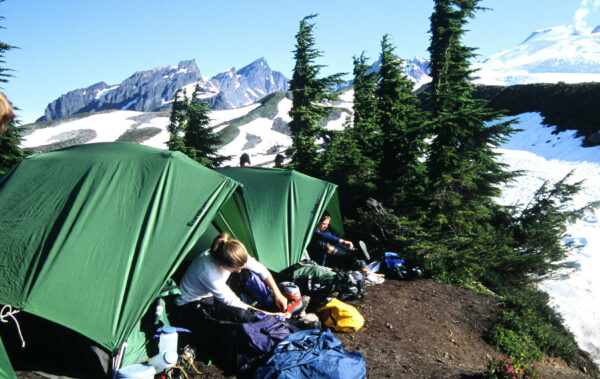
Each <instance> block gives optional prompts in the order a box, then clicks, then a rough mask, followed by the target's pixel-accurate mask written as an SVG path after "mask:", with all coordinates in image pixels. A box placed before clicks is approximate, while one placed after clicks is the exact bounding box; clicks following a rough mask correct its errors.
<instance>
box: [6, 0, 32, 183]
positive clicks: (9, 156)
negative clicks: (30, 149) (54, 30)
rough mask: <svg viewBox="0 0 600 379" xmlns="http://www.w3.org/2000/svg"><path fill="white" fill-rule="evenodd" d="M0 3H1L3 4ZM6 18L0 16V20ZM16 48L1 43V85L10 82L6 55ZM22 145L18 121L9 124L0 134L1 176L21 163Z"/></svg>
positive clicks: (23, 154)
mask: <svg viewBox="0 0 600 379" xmlns="http://www.w3.org/2000/svg"><path fill="white" fill-rule="evenodd" d="M2 2H3V0H2V1H0V3H2ZM2 19H4V17H2V16H0V20H2ZM14 48H15V46H11V45H9V44H7V43H4V42H1V41H0V83H6V82H8V79H9V78H10V77H11V76H12V75H11V74H10V71H11V70H10V69H8V68H6V67H4V64H5V63H6V61H5V60H4V54H5V53H6V52H7V51H9V50H12V49H14ZM20 143H21V130H20V129H19V128H18V126H17V122H16V121H14V120H13V121H11V122H10V123H9V124H8V128H7V130H6V131H5V132H4V133H0V175H1V174H3V173H5V172H6V171H8V170H9V169H10V168H12V167H13V166H14V165H16V164H17V163H19V162H20V161H21V159H23V157H25V155H26V154H25V152H24V151H23V150H21V149H20V148H19V144H20Z"/></svg>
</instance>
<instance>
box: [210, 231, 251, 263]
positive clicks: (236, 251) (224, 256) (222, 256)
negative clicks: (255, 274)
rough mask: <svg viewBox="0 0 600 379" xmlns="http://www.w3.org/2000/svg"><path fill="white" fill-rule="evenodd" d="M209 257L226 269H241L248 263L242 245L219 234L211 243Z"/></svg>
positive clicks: (227, 236)
mask: <svg viewBox="0 0 600 379" xmlns="http://www.w3.org/2000/svg"><path fill="white" fill-rule="evenodd" d="M210 255H211V256H212V257H213V259H214V260H216V261H217V263H219V264H220V265H222V266H224V267H227V268H234V269H238V268H242V267H244V266H245V265H246V262H247V261H248V252H247V251H246V248H245V247H244V245H243V244H242V243H241V242H240V241H238V240H235V239H233V238H230V237H229V234H227V233H221V234H220V235H219V236H217V238H215V240H214V241H213V244H212V247H211V248H210Z"/></svg>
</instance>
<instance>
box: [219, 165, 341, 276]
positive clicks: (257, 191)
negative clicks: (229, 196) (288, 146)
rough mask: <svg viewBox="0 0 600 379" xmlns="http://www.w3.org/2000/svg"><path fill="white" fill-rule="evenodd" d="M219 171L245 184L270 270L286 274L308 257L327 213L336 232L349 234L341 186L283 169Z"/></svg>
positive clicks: (257, 239) (262, 255) (260, 247)
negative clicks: (344, 223) (340, 197)
mask: <svg viewBox="0 0 600 379" xmlns="http://www.w3.org/2000/svg"><path fill="white" fill-rule="evenodd" d="M217 172H219V173H221V174H223V175H226V176H228V177H230V178H233V179H235V180H236V181H238V182H240V183H241V184H242V185H243V191H244V198H245V199H246V204H247V207H248V215H249V217H250V223H251V224H252V232H253V234H254V241H255V243H256V255H257V257H258V259H259V260H260V262H262V263H263V264H264V265H265V266H267V267H268V268H269V269H271V270H273V271H281V270H282V269H284V268H286V267H288V266H290V265H292V264H294V263H296V262H298V261H299V260H300V259H301V258H302V254H303V252H304V250H305V249H306V247H307V246H308V244H309V242H310V239H311V238H312V234H313V230H314V229H315V227H316V225H317V223H318V222H319V218H320V217H321V215H323V213H324V212H325V211H327V212H328V213H329V214H330V215H331V227H332V229H333V230H335V231H336V232H337V233H338V234H340V235H343V232H344V231H343V226H342V218H341V214H340V206H339V200H338V194H337V186H336V185H335V184H332V183H329V182H326V181H323V180H319V179H316V178H313V177H310V176H308V175H304V174H302V173H299V172H297V171H294V170H287V169H279V168H255V167H225V168H219V169H217Z"/></svg>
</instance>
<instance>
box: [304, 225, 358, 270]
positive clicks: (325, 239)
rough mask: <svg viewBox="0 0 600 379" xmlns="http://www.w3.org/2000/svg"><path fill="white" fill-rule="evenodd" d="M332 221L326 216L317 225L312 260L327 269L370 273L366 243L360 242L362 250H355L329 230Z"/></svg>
mask: <svg viewBox="0 0 600 379" xmlns="http://www.w3.org/2000/svg"><path fill="white" fill-rule="evenodd" d="M330 221H331V216H329V215H328V214H325V215H323V217H321V220H320V221H319V223H318V224H317V228H316V229H315V230H314V232H313V240H312V244H313V246H314V248H313V249H311V250H312V256H311V259H313V260H314V261H316V262H317V263H318V264H320V265H323V266H327V267H332V268H341V269H345V270H357V271H361V272H363V273H368V272H369V270H368V269H367V265H366V262H367V261H369V259H370V257H369V253H368V252H367V247H366V246H365V244H364V242H363V241H360V242H359V246H360V250H359V249H355V248H354V244H353V243H352V242H351V241H348V240H345V239H342V238H339V237H337V236H335V235H333V234H332V233H331V232H329V230H327V229H328V228H329V222H330Z"/></svg>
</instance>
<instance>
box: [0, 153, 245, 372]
mask: <svg viewBox="0 0 600 379" xmlns="http://www.w3.org/2000/svg"><path fill="white" fill-rule="evenodd" d="M239 188H240V186H239V183H238V182H236V181H235V180H232V179H231V178H228V177H226V176H224V175H221V174H219V173H217V172H215V171H213V170H210V169H207V168H205V167H204V166H202V165H200V164H198V163H196V162H195V161H193V160H191V159H189V158H187V157H186V156H185V155H183V154H181V153H178V152H171V151H164V150H158V149H154V148H150V147H146V146H141V145H137V144H128V143H102V144H88V145H79V146H75V147H71V148H67V149H63V150H58V151H54V152H49V153H45V154H40V155H34V156H30V157H27V158H25V159H24V160H23V161H22V162H21V163H20V164H19V165H18V166H17V167H16V168H14V169H13V170H12V171H10V172H9V173H7V174H6V175H5V176H3V177H2V178H0V277H1V278H2V280H0V304H10V305H12V306H13V307H14V308H18V309H21V310H24V311H26V312H29V313H32V314H34V315H37V316H41V317H43V318H45V319H48V320H50V321H53V322H55V323H58V324H60V325H63V326H66V327H68V328H70V329H73V330H75V331H76V332H79V333H81V334H83V335H84V336H87V337H88V338H90V339H91V340H93V341H96V342H98V343H99V344H100V345H101V346H103V347H104V348H106V349H107V350H109V351H111V352H115V351H117V350H118V349H119V347H120V346H121V345H122V344H123V342H124V341H126V340H127V338H128V336H130V335H131V334H132V332H134V331H135V329H136V327H137V326H138V324H139V321H140V319H141V317H142V315H143V314H144V313H145V312H146V310H147V309H148V308H149V306H150V304H151V303H152V301H153V300H154V299H155V297H156V296H157V294H158V293H159V291H160V290H161V288H162V286H163V285H164V284H165V283H166V282H167V280H168V279H169V278H170V276H171V275H172V274H173V273H174V271H175V270H176V269H177V267H178V266H179V264H180V263H181V262H182V260H183V259H184V257H185V256H186V254H187V253H188V252H189V251H190V250H191V249H192V247H193V246H194V245H195V244H196V243H197V242H198V240H199V238H200V237H201V236H202V234H203V233H204V232H205V231H206V230H207V229H208V228H209V227H213V228H214V227H216V228H217V229H221V230H229V231H230V232H231V233H232V234H233V235H234V236H235V237H236V238H239V239H240V240H242V242H244V243H245V244H246V246H248V248H249V250H250V251H251V252H252V253H254V251H255V247H254V242H253V241H252V231H251V229H250V224H249V223H248V218H247V213H246V209H245V205H244V201H243V199H242V198H241V196H242V194H241V190H239ZM211 225H212V226H211ZM230 227H233V228H234V230H231V229H229V228H230ZM211 238H214V234H213V235H211ZM129 361H131V360H129ZM126 362H127V360H126ZM3 368H4V367H3Z"/></svg>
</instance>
